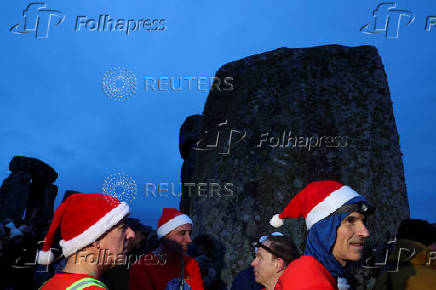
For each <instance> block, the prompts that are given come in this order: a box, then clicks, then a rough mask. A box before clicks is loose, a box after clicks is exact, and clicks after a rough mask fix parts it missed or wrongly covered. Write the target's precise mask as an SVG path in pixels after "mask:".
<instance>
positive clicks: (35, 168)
mask: <svg viewBox="0 0 436 290" xmlns="http://www.w3.org/2000/svg"><path fill="white" fill-rule="evenodd" d="M9 170H10V171H11V172H18V171H24V172H27V173H30V174H32V177H33V178H37V179H40V180H43V181H44V182H46V183H53V182H54V181H55V180H56V178H58V174H57V172H56V171H55V170H54V169H53V168H52V167H50V166H49V165H48V164H46V163H44V162H42V161H41V160H39V159H36V158H32V157H25V156H15V157H14V158H12V160H11V162H10V163H9Z"/></svg>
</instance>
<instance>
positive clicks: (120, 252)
mask: <svg viewBox="0 0 436 290" xmlns="http://www.w3.org/2000/svg"><path fill="white" fill-rule="evenodd" d="M134 238H135V232H134V231H133V230H132V229H131V228H130V227H129V226H128V225H127V223H126V221H124V220H123V221H121V222H120V223H118V224H117V225H116V226H114V227H113V228H112V229H111V230H110V231H109V232H107V234H106V235H104V236H103V237H102V238H101V239H100V240H98V242H96V243H97V245H98V248H99V249H100V250H102V251H106V252H105V255H106V257H105V258H107V259H108V261H105V263H110V264H111V263H114V262H115V261H116V260H117V259H118V258H119V257H120V256H121V257H122V256H124V255H125V254H126V253H127V250H128V246H127V245H128V242H129V241H130V240H132V239H134ZM102 255H103V254H102Z"/></svg>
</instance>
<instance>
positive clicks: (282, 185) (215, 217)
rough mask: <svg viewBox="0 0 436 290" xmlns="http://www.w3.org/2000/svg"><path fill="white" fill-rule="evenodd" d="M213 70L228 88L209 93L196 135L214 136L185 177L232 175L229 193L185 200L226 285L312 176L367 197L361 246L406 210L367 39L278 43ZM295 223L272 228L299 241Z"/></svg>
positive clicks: (381, 85) (386, 100)
mask: <svg viewBox="0 0 436 290" xmlns="http://www.w3.org/2000/svg"><path fill="white" fill-rule="evenodd" d="M216 77H217V78H219V79H221V80H223V79H224V78H226V77H227V78H229V77H230V78H232V84H233V90H227V91H225V90H211V91H210V93H209V96H208V99H207V102H206V104H205V108H204V112H203V116H204V117H203V130H202V132H204V131H207V134H205V135H204V136H202V138H203V140H204V142H205V144H214V142H215V141H214V140H216V139H217V136H219V137H220V140H219V143H218V144H217V147H216V148H215V150H205V151H198V152H197V153H196V159H195V166H194V173H193V176H192V179H193V180H194V182H196V183H200V182H217V183H220V184H224V183H231V184H232V194H230V195H221V196H217V195H212V194H210V195H208V196H207V197H204V196H199V195H193V196H192V197H191V199H190V208H191V215H192V218H193V221H194V224H195V227H194V235H195V234H198V233H202V234H209V235H211V236H213V237H215V238H217V239H219V240H221V241H222V242H223V243H224V245H225V247H226V251H227V253H226V254H225V257H224V259H225V262H226V270H225V272H224V273H223V279H224V281H225V282H227V284H228V285H229V283H231V281H232V279H233V278H234V276H235V275H236V273H237V272H238V271H240V270H241V269H243V268H246V267H247V266H248V264H249V263H250V262H251V260H252V258H253V249H252V248H251V247H250V243H251V242H252V241H254V240H257V239H258V237H259V236H260V235H262V234H266V233H271V232H272V231H274V229H273V228H272V227H271V226H270V225H269V223H268V221H269V219H270V218H271V217H272V216H273V215H274V214H275V213H279V212H280V211H281V210H282V209H283V208H284V207H285V206H286V205H287V203H288V202H289V201H290V200H291V199H292V198H293V197H294V196H295V195H296V194H297V193H298V192H299V191H300V190H301V189H302V188H303V187H304V186H306V185H307V184H308V183H310V182H312V181H317V180H325V179H333V180H337V181H339V182H342V183H344V184H347V185H349V186H351V187H352V188H354V189H355V190H356V191H357V192H359V193H361V194H362V195H363V196H365V197H366V198H367V199H368V200H370V201H371V202H372V203H374V204H375V205H376V207H377V208H378V210H376V213H375V214H374V215H373V216H372V217H371V218H370V219H369V230H370V231H371V239H370V242H369V245H375V244H377V243H384V242H386V239H387V237H388V236H392V235H394V233H395V232H396V229H397V227H398V225H399V223H400V221H401V220H402V219H404V218H408V217H409V205H408V199H407V193H406V186H405V181H404V170H403V163H402V157H401V156H402V154H401V151H400V147H399V137H398V133H397V128H396V124H395V120H394V116H393V112H392V101H391V99H390V93H389V87H388V84H387V79H386V74H385V71H384V67H383V64H382V62H381V59H380V56H379V55H378V51H377V49H376V48H375V47H371V46H360V47H345V46H339V45H328V46H321V47H312V48H299V49H289V48H279V49H277V50H274V51H270V52H266V53H262V54H259V55H254V56H250V57H247V58H244V59H241V60H239V61H234V62H231V63H228V64H226V65H224V66H223V67H221V68H220V70H219V71H218V72H217V74H216ZM232 133H233V135H232ZM304 229H305V226H304V222H303V221H302V220H293V219H288V220H286V222H285V225H284V226H283V227H282V228H280V231H282V232H283V233H285V234H288V235H291V236H292V237H293V238H294V240H295V242H296V244H297V245H298V246H299V247H300V249H302V248H303V247H304ZM364 272H365V271H364ZM369 274H371V273H369ZM369 274H368V272H365V273H363V275H369ZM354 275H355V276H356V274H355V273H354ZM359 275H360V274H359ZM359 277H360V276H359ZM359 277H358V278H359ZM356 281H357V280H356ZM352 282H353V281H352ZM373 282H374V279H373V278H372V279H370V280H366V282H365V283H361V284H360V285H356V286H357V288H358V289H366V288H365V287H367V288H371V286H372V283H373Z"/></svg>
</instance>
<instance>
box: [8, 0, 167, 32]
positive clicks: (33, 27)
mask: <svg viewBox="0 0 436 290" xmlns="http://www.w3.org/2000/svg"><path fill="white" fill-rule="evenodd" d="M23 18H24V19H23V20H22V22H20V23H17V24H15V25H12V27H11V28H10V29H9V31H10V32H12V33H15V34H28V33H33V34H34V35H35V38H48V34H49V30H50V28H51V27H53V26H56V25H59V24H61V23H62V22H63V21H64V19H65V16H64V14H63V13H62V12H61V11H59V10H52V9H47V4H45V3H44V2H32V3H30V4H29V5H27V6H26V8H25V9H24V10H23ZM74 19H75V23H70V24H71V26H72V28H71V29H72V31H75V32H118V33H119V32H123V33H125V34H126V35H130V34H131V33H132V32H138V31H148V32H150V33H152V31H164V30H166V28H167V27H166V23H165V22H166V19H165V18H160V17H158V18H156V17H145V18H140V19H131V18H129V19H128V18H115V17H112V16H111V15H109V14H100V15H98V16H97V17H88V16H83V15H82V16H76V17H75V18H74Z"/></svg>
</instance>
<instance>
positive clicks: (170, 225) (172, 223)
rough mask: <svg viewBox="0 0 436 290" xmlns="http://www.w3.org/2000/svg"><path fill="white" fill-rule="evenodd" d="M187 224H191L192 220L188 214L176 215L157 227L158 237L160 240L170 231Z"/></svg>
mask: <svg viewBox="0 0 436 290" xmlns="http://www.w3.org/2000/svg"><path fill="white" fill-rule="evenodd" d="M185 224H191V225H192V220H191V219H190V218H189V216H187V215H186V214H181V215H178V216H176V217H175V218H173V219H170V220H169V221H167V222H166V223H165V224H163V225H161V226H160V227H159V228H158V229H157V238H158V239H159V240H160V239H161V238H162V237H165V236H166V235H167V234H168V233H169V232H171V231H172V230H174V229H175V228H177V227H179V226H181V225H185Z"/></svg>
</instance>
